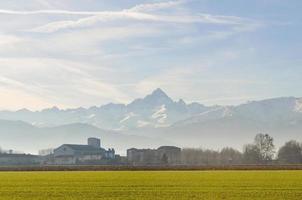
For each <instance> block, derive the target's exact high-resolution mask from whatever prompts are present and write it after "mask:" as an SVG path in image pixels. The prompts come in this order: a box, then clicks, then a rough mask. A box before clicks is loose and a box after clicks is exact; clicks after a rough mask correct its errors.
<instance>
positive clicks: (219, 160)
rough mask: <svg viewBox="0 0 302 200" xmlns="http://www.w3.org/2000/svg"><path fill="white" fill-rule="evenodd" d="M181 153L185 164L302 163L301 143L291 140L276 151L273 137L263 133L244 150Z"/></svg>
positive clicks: (228, 149)
mask: <svg viewBox="0 0 302 200" xmlns="http://www.w3.org/2000/svg"><path fill="white" fill-rule="evenodd" d="M181 154H182V155H181V163H182V164H185V165H241V164H255V165H265V164H302V144H301V143H299V142H297V141H295V140H291V141H288V142H286V143H285V144H284V145H283V146H281V147H280V148H279V149H278V151H276V148H275V145H274V139H273V137H271V136H270V135H268V134H262V133H260V134H257V135H256V136H255V138H254V141H253V143H251V144H246V145H244V147H243V151H242V152H240V151H238V150H236V149H234V148H231V147H225V148H223V149H222V150H220V151H215V150H209V149H195V148H185V149H183V150H182V153H181Z"/></svg>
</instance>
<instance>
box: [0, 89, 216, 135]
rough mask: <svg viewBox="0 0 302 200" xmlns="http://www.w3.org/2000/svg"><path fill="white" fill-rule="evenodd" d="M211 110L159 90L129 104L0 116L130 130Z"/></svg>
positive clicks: (46, 123)
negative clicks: (174, 97) (169, 95)
mask: <svg viewBox="0 0 302 200" xmlns="http://www.w3.org/2000/svg"><path fill="white" fill-rule="evenodd" d="M210 109H212V107H206V106H203V105H201V104H198V103H193V104H186V103H185V102H184V101H183V100H179V101H177V102H175V101H173V100H172V99H171V98H170V97H168V96H167V94H165V93H164V92H163V91H162V90H161V89H157V90H155V91H154V92H153V93H152V94H150V95H148V96H146V97H145V98H143V99H136V100H134V101H133V102H131V103H130V104H128V105H124V104H112V103H111V104H107V105H104V106H100V107H91V108H88V109H85V108H77V109H68V110H60V109H58V108H56V107H54V108H50V109H45V110H42V111H38V112H31V111H29V110H26V109H23V110H19V111H17V112H9V111H2V112H0V119H6V120H22V121H25V122H27V123H30V124H32V125H35V126H38V127H49V126H58V125H64V124H70V123H86V124H90V125H94V126H97V127H99V128H103V129H110V130H129V129H135V128H142V127H149V128H150V127H153V128H157V127H167V126H170V125H172V124H173V123H175V122H177V121H180V120H185V119H187V118H189V117H193V116H195V115H196V114H198V113H202V112H205V111H208V110H210Z"/></svg>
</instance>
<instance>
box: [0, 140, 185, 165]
mask: <svg viewBox="0 0 302 200" xmlns="http://www.w3.org/2000/svg"><path fill="white" fill-rule="evenodd" d="M180 157H181V149H180V148H178V147H173V146H162V147H159V148H158V149H135V148H132V149H128V150H127V156H126V157H122V156H120V155H117V154H116V153H115V150H114V149H113V148H109V149H104V148H102V146H101V140H100V139H99V138H88V141H87V144H86V145H82V144H63V145H61V146H59V147H58V148H56V149H54V150H53V151H52V152H49V154H48V155H44V156H37V155H30V154H13V153H2V154H0V165H6V166H9V165H135V166H139V165H140V166H143V165H177V164H179V163H180Z"/></svg>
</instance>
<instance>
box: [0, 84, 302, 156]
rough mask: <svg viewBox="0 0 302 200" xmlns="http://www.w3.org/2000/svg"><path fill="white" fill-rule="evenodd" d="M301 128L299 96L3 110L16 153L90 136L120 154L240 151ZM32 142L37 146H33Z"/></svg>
mask: <svg viewBox="0 0 302 200" xmlns="http://www.w3.org/2000/svg"><path fill="white" fill-rule="evenodd" d="M301 130H302V99H301V98H295V97H282V98H275V99H268V100H262V101H252V102H247V103H245V104H242V105H239V106H204V105H202V104H200V103H190V104H187V103H185V102H184V101H183V100H178V101H174V100H172V99H171V98H170V97H169V96H168V95H167V94H166V93H164V92H163V91H162V90H161V89H157V90H155V91H154V92H152V93H151V94H150V95H147V96H146V97H145V98H142V99H136V100H134V101H133V102H131V103H130V104H127V105H124V104H107V105H104V106H100V107H91V108H88V109H85V108H77V109H67V110H61V109H58V108H56V107H54V108H50V109H45V110H42V111H36V112H32V111H29V110H26V109H23V110H19V111H16V112H11V111H1V112H0V138H1V144H0V145H1V146H2V145H6V146H12V145H13V144H15V145H18V147H20V148H16V149H20V150H21V149H23V150H25V151H26V150H30V151H32V150H33V149H35V150H36V151H37V150H38V149H39V148H42V147H45V148H47V147H55V146H56V145H59V144H61V143H70V142H74V143H81V142H82V143H83V142H85V140H86V137H90V136H95V137H102V138H103V139H104V141H106V145H107V146H108V147H115V148H116V149H119V150H120V153H123V152H125V151H126V149H127V148H131V147H158V146H159V145H165V144H166V145H168V144H169V145H177V146H180V147H207V148H216V149H219V148H221V147H223V146H233V147H235V148H238V149H240V148H242V145H243V144H245V143H248V142H250V141H252V140H253V137H254V135H256V134H257V133H259V132H265V133H269V134H270V135H272V136H273V137H274V138H275V142H276V145H281V144H283V143H284V142H285V141H287V140H290V139H297V140H302V134H301V133H302V132H301ZM21 138H25V139H24V140H23V139H21ZM32 141H35V143H36V144H35V145H36V146H35V145H31V142H32ZM26 144H28V145H27V146H26Z"/></svg>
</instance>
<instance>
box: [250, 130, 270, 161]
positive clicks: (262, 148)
mask: <svg viewBox="0 0 302 200" xmlns="http://www.w3.org/2000/svg"><path fill="white" fill-rule="evenodd" d="M254 144H255V145H256V146H257V148H258V149H259V152H260V158H261V161H262V163H268V162H269V161H271V160H273V157H274V154H275V145H274V139H273V138H272V137H271V136H269V135H268V134H262V133H259V134H257V135H256V137H255V140H254Z"/></svg>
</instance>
